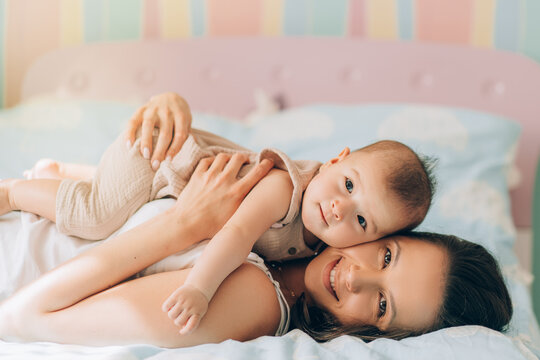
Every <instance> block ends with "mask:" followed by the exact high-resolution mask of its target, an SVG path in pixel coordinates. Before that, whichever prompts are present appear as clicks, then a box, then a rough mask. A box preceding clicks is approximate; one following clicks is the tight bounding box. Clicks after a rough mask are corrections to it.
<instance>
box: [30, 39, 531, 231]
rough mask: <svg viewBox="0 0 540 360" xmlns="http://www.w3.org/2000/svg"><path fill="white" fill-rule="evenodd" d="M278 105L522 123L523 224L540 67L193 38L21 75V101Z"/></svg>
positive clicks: (377, 48)
mask: <svg viewBox="0 0 540 360" xmlns="http://www.w3.org/2000/svg"><path fill="white" fill-rule="evenodd" d="M259 88H260V89H264V91H265V92H266V93H268V94H270V95H275V96H279V97H280V98H281V99H282V100H283V102H284V105H285V106H295V105H302V104H307V103H313V102H333V103H366V102H416V103H432V104H443V105H449V106H460V107H468V108H473V109H479V110H483V111H488V112H493V113H497V114H501V115H505V116H508V117H510V118H513V119H515V120H517V121H519V122H521V123H522V125H523V128H524V131H523V138H522V142H521V144H520V148H519V150H518V158H517V164H518V167H519V168H520V170H521V173H522V182H521V185H520V186H519V188H518V189H516V190H515V191H513V193H512V201H513V214H514V218H515V220H516V224H517V225H521V226H528V225H530V223H531V203H532V201H531V199H532V190H533V184H534V169H535V166H536V159H537V158H538V156H539V154H540V65H538V64H537V63H535V62H534V61H532V60H530V59H528V58H526V57H524V56H522V55H517V54H514V53H508V52H502V51H496V50H484V49H479V48H470V47H465V46H453V45H439V44H425V43H413V42H409V43H407V42H373V41H362V40H358V39H346V38H310V37H304V38H290V37H289V38H234V39H233V38H231V39H228V38H201V39H191V40H185V41H174V42H131V43H106V44H103V43H101V44H94V45H86V46H83V47H73V48H64V49H60V50H56V51H54V52H52V53H49V54H47V55H45V56H43V57H42V58H40V59H39V60H38V61H37V62H36V63H35V64H34V65H33V66H32V67H31V69H30V70H29V71H28V73H27V76H26V78H25V81H24V83H23V88H22V99H23V100H24V99H26V98H29V97H31V96H33V95H37V94H42V93H51V92H52V93H56V94H59V95H62V96H66V97H81V98H100V99H110V100H137V101H141V102H142V101H144V100H145V99H147V98H148V97H150V96H151V95H154V94H157V93H159V92H163V91H176V92H178V93H180V94H182V95H183V96H185V97H186V98H187V99H188V101H189V102H190V104H191V106H192V108H193V109H195V110H199V111H212V112H215V113H220V114H225V115H232V116H241V115H245V114H246V113H247V112H248V111H249V110H250V109H251V107H252V104H253V92H254V90H255V89H259Z"/></svg>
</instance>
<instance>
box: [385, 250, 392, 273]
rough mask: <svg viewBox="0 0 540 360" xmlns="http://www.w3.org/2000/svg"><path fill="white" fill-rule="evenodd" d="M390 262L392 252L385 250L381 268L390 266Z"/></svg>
mask: <svg viewBox="0 0 540 360" xmlns="http://www.w3.org/2000/svg"><path fill="white" fill-rule="evenodd" d="M390 261H392V252H391V251H390V249H388V248H386V253H385V254H384V266H383V269H384V268H385V267H387V266H388V264H390Z"/></svg>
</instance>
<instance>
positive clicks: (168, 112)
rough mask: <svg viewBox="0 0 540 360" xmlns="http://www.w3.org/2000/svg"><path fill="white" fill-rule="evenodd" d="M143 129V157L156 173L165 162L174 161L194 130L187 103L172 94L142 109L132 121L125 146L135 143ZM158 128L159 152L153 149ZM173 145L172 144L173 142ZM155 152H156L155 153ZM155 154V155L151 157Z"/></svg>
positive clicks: (161, 95) (152, 101)
mask: <svg viewBox="0 0 540 360" xmlns="http://www.w3.org/2000/svg"><path fill="white" fill-rule="evenodd" d="M139 127H141V148H140V151H141V154H142V156H143V157H144V158H145V159H150V156H152V160H151V162H150V163H151V164H152V168H154V170H157V168H158V167H159V164H160V163H161V162H162V161H163V160H164V159H165V154H166V155H167V158H168V159H172V158H173V157H174V156H175V155H176V154H177V153H178V152H179V151H180V149H181V148H182V145H184V142H185V141H186V139H187V137H188V135H189V131H190V129H191V110H190V109H189V105H188V104H187V102H186V100H184V98H182V97H181V96H180V95H178V94H175V93H173V92H167V93H163V94H160V95H156V96H154V97H152V98H151V99H150V101H148V103H146V104H145V105H143V106H141V107H140V108H139V109H137V111H136V112H135V114H134V115H133V117H132V118H131V119H130V120H129V123H128V131H127V134H126V142H127V144H128V147H131V145H132V144H133V143H134V142H135V134H136V133H137V130H138V129H139ZM155 127H157V128H159V135H158V140H157V143H156V148H155V149H152V135H153V131H154V128H155ZM171 141H172V142H171ZM152 150H153V151H152ZM152 153H153V155H152Z"/></svg>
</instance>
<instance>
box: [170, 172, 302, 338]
mask: <svg viewBox="0 0 540 360" xmlns="http://www.w3.org/2000/svg"><path fill="white" fill-rule="evenodd" d="M292 191H293V185H292V182H291V180H290V177H289V175H288V173H286V172H285V171H282V170H276V169H274V170H272V171H271V172H270V173H269V174H268V175H267V176H266V177H265V178H264V179H262V180H261V181H260V182H259V183H258V184H257V185H256V186H255V188H253V189H252V190H251V192H250V193H249V194H248V196H247V197H246V199H245V200H244V201H243V202H242V204H241V205H240V207H239V208H238V210H237V211H236V212H235V213H234V215H233V216H232V217H231V219H230V220H229V221H228V222H227V224H225V226H224V227H223V229H221V230H220V231H219V232H218V233H217V234H216V235H215V236H214V237H213V238H212V240H211V241H210V243H209V244H208V245H207V247H206V248H205V250H204V252H203V254H202V255H201V257H200V258H199V259H198V260H197V262H196V264H195V266H194V267H193V269H192V270H191V272H190V274H189V276H188V278H187V279H186V282H185V283H184V285H183V286H181V287H180V288H178V289H177V290H176V291H175V292H174V293H172V294H171V296H169V298H168V299H167V300H166V301H165V302H164V303H163V311H165V312H168V315H169V318H171V319H173V320H174V323H175V324H176V325H177V326H179V327H180V328H181V330H180V333H181V334H187V333H189V332H191V331H193V330H194V329H195V328H196V327H197V326H198V324H199V322H200V320H201V318H202V317H203V316H204V314H205V313H206V310H207V309H208V303H209V302H210V300H211V299H212V297H213V296H214V294H215V292H216V291H217V289H218V287H219V286H220V284H221V283H222V282H223V280H224V279H225V278H226V277H227V276H228V275H229V274H230V273H232V272H233V271H234V270H235V269H236V268H238V267H239V266H240V265H241V264H242V263H243V262H244V260H245V259H246V257H247V256H248V254H249V252H250V251H251V249H252V247H253V244H254V243H255V241H257V239H258V238H259V237H260V236H261V235H262V234H263V233H264V232H265V231H266V230H268V229H269V228H270V226H271V225H272V224H274V223H275V222H276V221H279V220H280V219H282V218H283V217H284V216H285V214H286V213H287V210H288V208H289V203H290V199H291V195H292ZM209 221H211V219H209Z"/></svg>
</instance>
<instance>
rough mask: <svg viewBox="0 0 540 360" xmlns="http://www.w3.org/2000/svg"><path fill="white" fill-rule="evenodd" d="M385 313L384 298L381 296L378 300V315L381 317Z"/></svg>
mask: <svg viewBox="0 0 540 360" xmlns="http://www.w3.org/2000/svg"><path fill="white" fill-rule="evenodd" d="M384 314H386V299H385V298H384V297H382V295H381V299H380V300H379V317H383V316H384Z"/></svg>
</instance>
